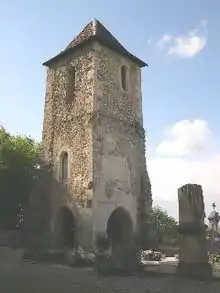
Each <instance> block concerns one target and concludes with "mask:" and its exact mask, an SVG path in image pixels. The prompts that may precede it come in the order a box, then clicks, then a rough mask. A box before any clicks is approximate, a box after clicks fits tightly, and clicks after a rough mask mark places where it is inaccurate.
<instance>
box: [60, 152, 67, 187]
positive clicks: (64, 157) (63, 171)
mask: <svg viewBox="0 0 220 293" xmlns="http://www.w3.org/2000/svg"><path fill="white" fill-rule="evenodd" d="M60 163H61V164H60V165H61V182H62V183H67V180H68V154H67V152H63V153H62V155H61V162H60Z"/></svg>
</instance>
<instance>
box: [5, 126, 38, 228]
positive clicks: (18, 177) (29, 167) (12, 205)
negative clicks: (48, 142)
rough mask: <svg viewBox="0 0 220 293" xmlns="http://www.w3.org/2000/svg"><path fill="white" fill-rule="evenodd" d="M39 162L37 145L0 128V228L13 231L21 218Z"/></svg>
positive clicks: (24, 137) (28, 139)
mask: <svg viewBox="0 0 220 293" xmlns="http://www.w3.org/2000/svg"><path fill="white" fill-rule="evenodd" d="M39 159H40V144H39V143H36V142H35V141H34V140H33V139H31V138H30V137H26V136H20V135H16V136H14V135H10V134H9V133H8V132H7V131H6V130H5V129H4V128H0V228H3V229H14V228H16V227H17V226H18V225H19V222H20V221H21V218H23V214H24V212H25V207H26V206H27V204H28V202H29V196H30V193H31V190H32V186H33V182H34V178H35V176H36V170H37V167H38V164H39Z"/></svg>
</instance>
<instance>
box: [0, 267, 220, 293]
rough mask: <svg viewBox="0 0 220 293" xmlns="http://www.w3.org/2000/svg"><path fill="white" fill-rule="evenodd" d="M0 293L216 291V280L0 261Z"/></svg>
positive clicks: (173, 292) (181, 292) (184, 292)
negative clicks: (113, 274)
mask: <svg viewBox="0 0 220 293" xmlns="http://www.w3.org/2000/svg"><path fill="white" fill-rule="evenodd" d="M0 292H2V293H49V292H50V293H58V292H59V293H67V292H72V293H101V292H102V293H104V292H106V293H113V292H129V293H150V292H157V293H162V292H165V293H186V292H187V293H205V292H207V293H219V292H220V282H202V281H193V280H184V279H178V278H177V277H175V276H173V275H169V276H166V277H164V276H163V277H144V278H137V277H99V276H97V275H95V274H94V272H93V270H92V269H82V268H81V269H79V268H70V267H65V266H59V265H46V264H28V263H0Z"/></svg>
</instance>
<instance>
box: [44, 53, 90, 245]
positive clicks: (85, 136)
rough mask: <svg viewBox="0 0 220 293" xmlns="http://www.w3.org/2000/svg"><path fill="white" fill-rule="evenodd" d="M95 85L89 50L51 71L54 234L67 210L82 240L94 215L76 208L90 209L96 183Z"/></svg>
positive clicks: (48, 140)
mask: <svg viewBox="0 0 220 293" xmlns="http://www.w3.org/2000/svg"><path fill="white" fill-rule="evenodd" d="M70 66H73V67H74V68H75V72H76V77H75V78H76V81H75V91H74V95H72V97H71V98H70V97H69V96H67V93H68V68H69V67H70ZM93 83H94V58H93V53H92V50H91V48H89V47H88V48H87V49H85V50H81V52H80V53H77V55H76V54H75V55H72V56H69V58H68V59H67V58H65V60H61V61H59V62H57V63H56V64H55V65H53V67H52V68H49V69H48V71H47V88H46V97H45V113H44V125H43V148H44V154H45V157H46V159H47V160H52V161H53V162H54V164H55V166H54V177H55V178H56V180H55V182H57V183H55V184H54V186H53V188H52V190H51V195H50V196H51V200H50V203H51V218H52V224H51V225H52V230H54V225H55V218H56V215H57V213H58V210H59V209H60V208H61V207H62V206H67V207H69V208H70V209H71V210H72V212H73V214H74V217H75V218H76V220H77V225H78V228H79V229H78V231H81V232H79V233H81V235H79V237H80V238H81V239H85V237H84V235H83V233H82V230H84V231H86V228H85V227H84V226H85V223H84V220H83V219H86V221H87V222H88V217H89V215H90V218H91V212H89V211H87V212H86V213H83V210H82V211H81V210H80V209H78V208H77V209H76V207H81V208H82V207H83V208H84V207H85V206H86V200H87V198H86V194H85V190H86V189H87V186H88V183H89V182H90V181H92V180H93V155H92V128H91V120H92V119H91V118H92V112H93V89H94V87H93ZM63 152H67V153H68V182H67V184H62V182H61V180H60V179H61V178H60V175H61V174H60V156H61V154H62V153H63ZM84 214H85V216H84ZM83 227H84V228H83ZM87 232H88V233H90V232H89V231H87ZM88 233H87V234H88ZM82 241H83V240H82ZM84 242H85V241H84Z"/></svg>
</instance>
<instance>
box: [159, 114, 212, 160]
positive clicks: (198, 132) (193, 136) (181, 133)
mask: <svg viewBox="0 0 220 293" xmlns="http://www.w3.org/2000/svg"><path fill="white" fill-rule="evenodd" d="M167 134H168V136H169V138H168V139H165V140H163V141H162V142H161V143H160V144H159V145H158V147H157V149H156V151H157V153H158V154H162V155H169V156H185V155H194V154H198V153H200V152H201V151H203V150H204V149H205V148H206V147H207V145H208V143H209V142H210V138H211V134H212V133H211V130H210V129H209V126H208V124H207V122H206V121H204V120H200V119H195V120H182V121H179V122H177V123H176V124H174V125H173V126H171V127H169V129H168V130H167Z"/></svg>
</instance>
